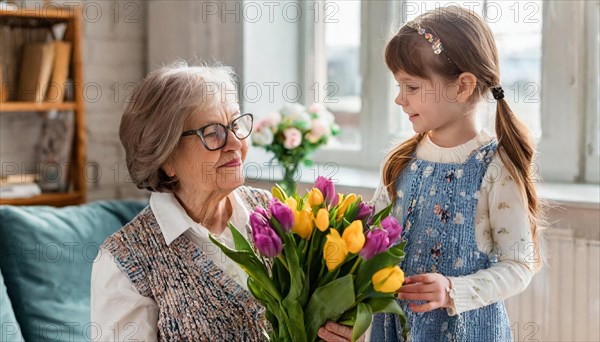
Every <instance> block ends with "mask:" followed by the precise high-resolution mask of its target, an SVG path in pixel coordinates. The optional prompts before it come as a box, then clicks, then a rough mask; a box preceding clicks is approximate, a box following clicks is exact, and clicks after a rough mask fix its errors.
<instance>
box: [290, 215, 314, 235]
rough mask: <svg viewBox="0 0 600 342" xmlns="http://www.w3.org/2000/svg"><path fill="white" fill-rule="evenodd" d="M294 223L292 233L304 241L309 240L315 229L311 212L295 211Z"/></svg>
mask: <svg viewBox="0 0 600 342" xmlns="http://www.w3.org/2000/svg"><path fill="white" fill-rule="evenodd" d="M294 221H295V222H294V226H293V227H292V231H293V232H294V233H296V234H298V235H299V236H300V237H301V238H303V239H304V240H308V238H310V234H311V233H312V231H313V228H314V221H313V216H312V213H311V212H310V210H300V211H294Z"/></svg>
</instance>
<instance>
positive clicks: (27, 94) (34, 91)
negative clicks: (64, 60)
mask: <svg viewBox="0 0 600 342" xmlns="http://www.w3.org/2000/svg"><path fill="white" fill-rule="evenodd" d="M54 52H55V48H54V43H52V42H51V43H34V44H27V45H25V47H24V49H23V60H22V62H21V68H20V70H21V73H20V77H19V101H24V102H43V101H44V100H45V99H46V91H47V89H48V82H49V81H50V75H51V73H52V67H53V65H54Z"/></svg>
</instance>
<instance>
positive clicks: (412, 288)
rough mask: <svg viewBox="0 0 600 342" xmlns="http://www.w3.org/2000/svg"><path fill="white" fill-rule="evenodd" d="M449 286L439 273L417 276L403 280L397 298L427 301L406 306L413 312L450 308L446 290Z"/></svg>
mask: <svg viewBox="0 0 600 342" xmlns="http://www.w3.org/2000/svg"><path fill="white" fill-rule="evenodd" d="M451 286H452V284H451V283H450V279H448V278H446V277H444V276H443V275H441V274H439V273H425V274H419V275H416V276H412V277H408V278H406V279H405V280H404V285H402V287H401V288H400V290H398V292H397V294H398V295H397V297H398V299H402V300H411V301H412V300H415V301H416V300H421V301H427V303H425V304H422V305H416V304H414V303H409V304H408V306H409V308H410V309H411V310H412V311H413V312H427V311H431V310H435V309H438V308H446V307H448V306H450V295H449V294H448V291H447V290H446V289H449V288H451Z"/></svg>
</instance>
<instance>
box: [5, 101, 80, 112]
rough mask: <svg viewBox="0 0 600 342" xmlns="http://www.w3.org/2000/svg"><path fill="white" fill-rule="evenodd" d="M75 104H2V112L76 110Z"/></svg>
mask: <svg viewBox="0 0 600 342" xmlns="http://www.w3.org/2000/svg"><path fill="white" fill-rule="evenodd" d="M75 108H76V104H75V102H41V103H35V102H16V101H14V102H0V112H37V111H48V110H53V109H56V110H75Z"/></svg>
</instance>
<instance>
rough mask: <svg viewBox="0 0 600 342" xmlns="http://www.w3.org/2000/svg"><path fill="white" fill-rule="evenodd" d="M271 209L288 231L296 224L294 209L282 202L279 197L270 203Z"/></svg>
mask: <svg viewBox="0 0 600 342" xmlns="http://www.w3.org/2000/svg"><path fill="white" fill-rule="evenodd" d="M269 210H270V211H271V214H272V215H273V217H274V218H275V219H276V220H277V221H278V222H279V223H280V224H281V226H282V227H283V229H284V230H285V231H286V232H289V231H290V230H291V229H292V227H293V226H294V212H292V209H290V208H289V207H288V206H287V205H285V204H283V203H281V202H280V201H279V200H278V199H277V198H273V199H271V203H270V204H269Z"/></svg>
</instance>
